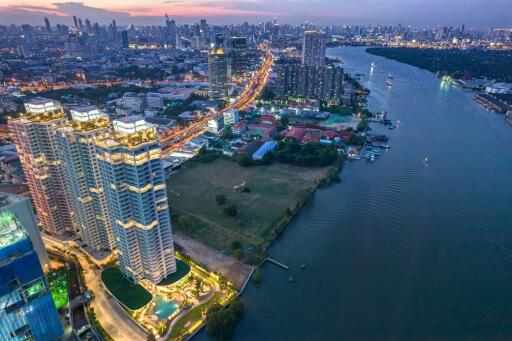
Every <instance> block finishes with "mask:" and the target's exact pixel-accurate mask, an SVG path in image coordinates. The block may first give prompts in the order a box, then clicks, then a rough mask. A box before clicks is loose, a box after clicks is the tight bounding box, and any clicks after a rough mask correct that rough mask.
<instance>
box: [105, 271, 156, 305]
mask: <svg viewBox="0 0 512 341" xmlns="http://www.w3.org/2000/svg"><path fill="white" fill-rule="evenodd" d="M101 280H102V282H103V284H104V285H105V286H106V287H107V289H108V291H109V292H110V293H111V294H112V295H113V296H114V297H115V298H116V299H117V300H118V301H119V302H120V303H121V304H122V305H124V306H125V307H126V308H128V309H130V310H138V309H140V308H142V307H144V306H145V305H146V304H148V303H149V302H150V301H151V299H152V298H153V296H152V295H151V293H150V292H149V291H147V290H146V289H144V287H142V286H141V285H139V284H133V283H132V282H130V281H129V280H127V279H126V278H125V277H124V276H123V274H122V273H121V270H119V268H108V269H105V270H103V272H102V273H101Z"/></svg>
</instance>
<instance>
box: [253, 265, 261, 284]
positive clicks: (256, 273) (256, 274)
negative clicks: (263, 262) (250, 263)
mask: <svg viewBox="0 0 512 341" xmlns="http://www.w3.org/2000/svg"><path fill="white" fill-rule="evenodd" d="M251 279H252V281H253V282H254V283H261V270H260V268H256V270H254V272H253V273H252V277H251Z"/></svg>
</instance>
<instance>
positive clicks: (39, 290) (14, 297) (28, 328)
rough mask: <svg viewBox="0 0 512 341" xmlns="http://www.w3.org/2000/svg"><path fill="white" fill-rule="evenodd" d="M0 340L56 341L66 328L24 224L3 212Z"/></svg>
mask: <svg viewBox="0 0 512 341" xmlns="http://www.w3.org/2000/svg"><path fill="white" fill-rule="evenodd" d="M0 307H1V312H0V340H16V341H21V340H35V341H53V340H57V339H59V337H60V336H61V335H62V332H63V330H62V325H61V323H60V320H59V315H58V314H57V310H56V308H55V302H54V301H53V298H52V294H51V292H50V286H49V285H48V282H47V280H46V279H45V277H44V274H43V271H42V269H41V264H40V263H39V260H38V258H37V254H36V252H35V251H34V249H33V248H32V243H31V242H30V239H29V238H28V236H27V233H26V231H25V230H24V228H23V226H22V225H21V223H20V221H19V220H18V219H17V218H16V217H15V216H14V215H13V214H12V213H11V212H9V211H2V212H0Z"/></svg>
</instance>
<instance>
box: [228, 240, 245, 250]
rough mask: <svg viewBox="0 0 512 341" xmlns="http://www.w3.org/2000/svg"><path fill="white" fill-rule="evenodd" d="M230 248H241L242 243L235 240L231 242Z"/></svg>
mask: <svg viewBox="0 0 512 341" xmlns="http://www.w3.org/2000/svg"><path fill="white" fill-rule="evenodd" d="M230 246H231V249H233V250H236V249H241V248H242V243H240V241H239V240H235V241H233V242H231V245H230Z"/></svg>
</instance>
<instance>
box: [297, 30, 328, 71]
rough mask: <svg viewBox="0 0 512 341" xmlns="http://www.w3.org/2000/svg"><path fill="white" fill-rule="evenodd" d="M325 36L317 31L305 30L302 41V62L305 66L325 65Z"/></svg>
mask: <svg viewBox="0 0 512 341" xmlns="http://www.w3.org/2000/svg"><path fill="white" fill-rule="evenodd" d="M325 49H326V37H325V33H323V32H319V31H305V32H304V40H303V42H302V64H304V65H306V66H316V67H320V66H324V65H325Z"/></svg>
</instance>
